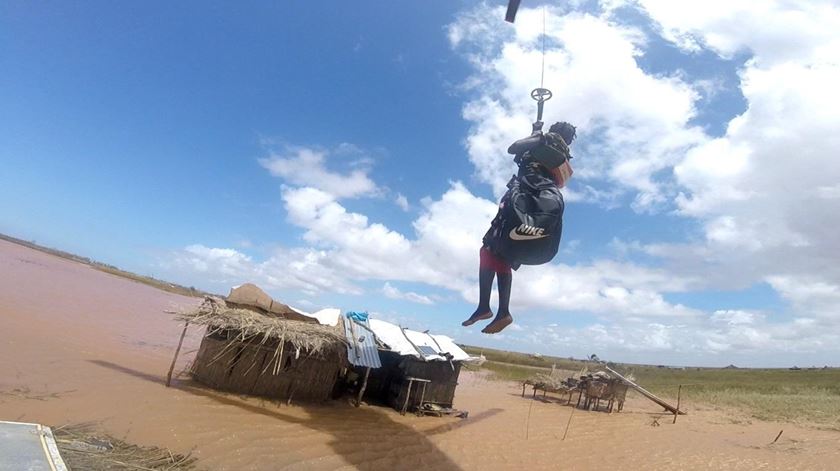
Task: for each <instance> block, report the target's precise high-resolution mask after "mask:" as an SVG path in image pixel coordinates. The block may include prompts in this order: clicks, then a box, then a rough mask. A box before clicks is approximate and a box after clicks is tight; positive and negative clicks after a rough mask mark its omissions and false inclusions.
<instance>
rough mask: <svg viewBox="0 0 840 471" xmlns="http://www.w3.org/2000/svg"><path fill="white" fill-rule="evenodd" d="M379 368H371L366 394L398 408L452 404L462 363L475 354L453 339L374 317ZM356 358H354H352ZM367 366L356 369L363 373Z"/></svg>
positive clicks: (373, 327)
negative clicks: (470, 353)
mask: <svg viewBox="0 0 840 471" xmlns="http://www.w3.org/2000/svg"><path fill="white" fill-rule="evenodd" d="M370 328H371V330H372V332H373V333H375V335H376V340H377V343H378V345H379V349H378V350H379V359H380V362H381V364H382V366H381V367H379V368H373V369H371V370H370V372H369V374H368V375H367V376H368V379H367V383H366V388H365V392H364V396H365V397H366V398H368V400H373V401H376V402H380V403H384V404H387V405H389V406H391V407H393V408H395V409H397V410H400V411H402V412H405V411H406V410H419V409H422V408H424V407H436V408H445V409H449V408H452V407H453V405H454V400H455V390H456V388H457V386H458V376H459V375H460V373H461V364H462V362H464V361H469V360H471V359H472V358H471V357H470V356H469V355H468V354H467V353H466V352H464V351H463V350H461V349H460V348H459V347H458V346H457V345H455V343H454V342H452V340H451V339H449V338H448V337H445V336H440V335H431V334H428V333H427V332H416V331H412V330H408V329H402V328H401V327H399V326H397V325H394V324H390V323H388V322H384V321H380V320H376V319H371V321H370ZM351 362H352V359H351ZM363 370H364V368H361V367H357V368H356V371H357V372H358V373H359V374H360V375H363V374H365V373H366V372H365V373H363V372H362V371H363Z"/></svg>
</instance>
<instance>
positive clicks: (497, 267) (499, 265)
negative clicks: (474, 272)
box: [478, 247, 511, 273]
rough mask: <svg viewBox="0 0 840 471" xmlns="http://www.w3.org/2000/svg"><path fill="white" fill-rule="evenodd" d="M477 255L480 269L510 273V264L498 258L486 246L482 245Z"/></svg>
mask: <svg viewBox="0 0 840 471" xmlns="http://www.w3.org/2000/svg"><path fill="white" fill-rule="evenodd" d="M478 256H479V265H478V266H479V268H480V269H482V270H484V269H488V270H493V271H494V272H496V273H510V270H511V269H510V264H509V263H507V262H506V261H504V260H502V259H501V258H499V257H498V256H497V255H496V254H494V253H493V252H491V251H490V249H488V248H487V247H482V248H481V250H480V251H479V252H478Z"/></svg>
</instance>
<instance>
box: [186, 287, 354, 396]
mask: <svg viewBox="0 0 840 471" xmlns="http://www.w3.org/2000/svg"><path fill="white" fill-rule="evenodd" d="M243 306H244V305H243V304H242V303H236V304H233V305H232V304H230V303H226V302H225V301H223V300H221V299H218V298H211V297H207V298H205V300H204V302H203V303H202V304H201V305H200V306H199V307H198V308H196V309H195V310H192V311H188V312H182V313H179V315H178V317H179V318H180V319H181V320H183V321H186V322H188V323H189V324H191V325H195V324H198V325H204V326H206V328H207V331H206V335H205V336H204V339H203V340H202V342H201V346H200V348H199V351H198V354H197V356H196V358H195V360H194V361H193V364H192V367H191V370H190V372H191V374H192V377H193V378H194V379H195V380H196V381H198V382H199V383H202V384H204V385H206V386H209V387H211V388H214V389H219V390H222V391H229V392H236V393H242V394H250V395H256V396H264V397H268V398H273V399H281V400H286V401H289V402H290V401H291V400H292V398H294V399H295V400H301V401H309V402H313V401H324V400H327V399H329V398H331V396H332V393H333V390H334V388H335V385H336V382H337V380H338V377H339V375H340V374H341V372H342V370H344V369H345V368H346V367H347V365H348V364H347V350H346V347H345V346H346V340H345V337H344V334H343V333H342V331H341V330H340V328H339V327H338V326H330V325H322V324H320V323H318V321H317V320H314V321H313V322H309V321H304V320H292V319H289V318H284V317H281V316H278V315H277V314H276V313H272V311H273V310H274V309H271V308H272V307H274V306H273V303H269V306H268V307H269V308H268V309H265V312H257V311H256V310H253V309H250V308H245V307H243ZM283 308H286V307H285V305H283ZM272 314H275V315H272ZM298 314H299V313H298Z"/></svg>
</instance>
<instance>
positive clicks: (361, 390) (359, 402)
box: [356, 366, 370, 407]
mask: <svg viewBox="0 0 840 471" xmlns="http://www.w3.org/2000/svg"><path fill="white" fill-rule="evenodd" d="M368 376H370V367H369V366H368V367H367V369H366V370H365V379H364V380H363V381H362V387H361V388H359V397H357V398H356V407H359V406H360V405H362V396H364V395H365V389H367V382H368Z"/></svg>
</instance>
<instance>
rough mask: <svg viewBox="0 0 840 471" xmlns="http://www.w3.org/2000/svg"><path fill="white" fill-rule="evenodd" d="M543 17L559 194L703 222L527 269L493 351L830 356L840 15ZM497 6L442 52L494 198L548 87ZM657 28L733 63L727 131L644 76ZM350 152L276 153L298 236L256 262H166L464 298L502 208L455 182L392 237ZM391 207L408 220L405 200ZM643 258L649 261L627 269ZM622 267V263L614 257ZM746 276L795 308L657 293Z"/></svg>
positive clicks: (802, 9)
mask: <svg viewBox="0 0 840 471" xmlns="http://www.w3.org/2000/svg"><path fill="white" fill-rule="evenodd" d="M627 8H636V9H637V10H639V11H642V12H643V13H645V14H646V15H647V16H648V17H649V21H650V22H651V24H650V25H647V26H653V28H642V27H640V26H638V25H636V26H634V25H633V23H634V21H635V22H638V21H639V19H638V15H634V16H632V18H633V19H632V20H625V19H624V18H622V17H621V15H622V12H623V11H626V9H627ZM546 11H547V13H548V21H547V28H548V31H547V41H546V46H547V50H546V75H545V80H546V86H547V87H548V88H550V89H552V90H553V91H554V93H555V96H554V98H553V99H552V100H551V101H549V102H548V104H547V105H546V106H547V108H546V118H547V119H546V121H553V120H569V121H572V122H574V123H575V124H577V125H578V130H579V136H580V138H579V141H578V142H577V143H576V144H575V146H574V147H573V153H574V154H575V155H576V157H577V158H576V159H575V160H574V161H573V163H574V164H575V171H576V174H575V178H574V179H573V180H572V185H571V186H570V187H569V188H567V189H565V190H564V192H565V195H566V196H567V201H569V202H593V203H597V204H600V205H602V206H605V207H615V206H628V205H629V206H631V207H632V208H634V209H635V210H636V211H650V212H656V211H671V212H673V213H674V214H677V215H679V216H681V217H683V218H686V219H688V220H690V221H692V222H694V223H696V227H697V228H699V232H700V235H699V236H696V235H695V234H686V237H685V240H684V241H683V242H677V243H675V242H667V243H666V242H645V243H642V242H639V241H630V242H625V241H621V240H619V239H618V238H616V239H614V240H613V242H612V243H610V244H609V246H608V247H607V248H610V249H612V252H611V253H607V252H605V253H604V254H603V255H601V256H596V257H593V258H592V259H591V260H588V261H585V262H580V263H576V264H569V263H562V262H561V263H553V264H550V265H544V266H540V267H523V268H522V269H520V270H519V271H518V272H517V273H516V275H515V279H514V293H515V294H514V299H513V306H512V307H513V310H514V314H515V315H516V316H517V325H518V326H519V327H521V330H520V329H514V328H511V329H510V331H509V332H506V334H507V337H506V338H505V340H504V341H505V342H520V343H519V344H518V345H522V344H523V343H527V344H528V345H533V346H539V347H540V348H545V349H554V352H555V353H556V352H557V351H569V350H570V349H572V350H578V351H582V352H583V353H586V354H589V353H592V351H596V352H598V353H599V355H601V356H602V357H605V358H609V357H610V355H611V354H615V355H621V358H626V359H628V360H631V359H633V358H637V359H640V360H641V359H647V360H648V361H649V359H650V358H654V357H658V356H659V355H664V354H667V355H668V358H673V359H682V360H681V361H683V362H685V363H692V362H693V361H692V360H691V359H692V358H693V359H695V360H694V361H696V359H697V358H706V359H709V358H711V359H715V358H724V357H725V358H727V360H726V361H725V363H730V362H731V361H730V359H731V358H733V357H737V356H738V355H754V354H755V353H756V352H761V353H762V356H761V357H762V358H769V357H770V356H772V355H777V356H776V358H778V359H782V358H784V359H787V358H794V357H795V355H805V356H804V357H807V355H808V354H809V353H810V354H814V352H825V351H833V352H837V350H838V347H837V345H840V334H839V333H838V332H840V330H838V327H840V310H838V309H837V307H838V306H840V259H838V258H837V256H836V254H838V253H840V242H838V241H840V225H837V224H836V223H834V221H835V220H836V215H837V214H840V185H838V184H837V182H838V181H840V166H838V165H837V164H836V159H835V158H834V156H833V152H834V150H835V149H837V148H838V145H840V135H838V133H837V132H836V130H837V129H840V101H838V100H840V98H839V97H840V95H838V94H836V93H834V88H835V87H836V85H835V84H836V83H840V52H838V51H840V44H838V42H837V41H838V37H839V36H840V35H838V34H837V33H836V31H840V13H838V11H840V9H839V8H838V7H836V6H835V5H833V4H832V3H831V2H809V3H808V4H807V5H806V4H801V5H800V4H796V3H791V2H775V1H769V2H762V3H759V4H755V3H753V2H749V3H748V2H745V1H740V0H736V1H734V2H733V1H727V2H725V3H719V4H718V3H714V2H713V4H712V6H709V5H708V4H704V5H703V6H702V7H699V6H696V5H694V4H692V3H690V2H688V3H683V2H680V3H679V4H677V2H666V1H656V0H626V1H625V0H613V1H609V2H601V8H600V9H599V11H598V12H595V13H593V12H580V11H574V10H571V9H561V8H554V7H547V9H546ZM502 16H503V12H502V11H501V9H500V8H491V7H488V6H486V5H479V6H477V7H475V8H471V9H469V10H468V11H466V12H463V13H462V14H461V15H459V16H458V17H457V19H456V20H455V21H454V22H453V24H452V25H450V26H449V27H448V29H447V33H448V36H449V40H450V43H451V45H452V47H453V50H454V51H456V52H457V53H458V54H461V55H462V57H464V58H465V60H467V61H468V62H469V64H470V66H471V68H472V69H471V70H472V73H471V74H470V76H469V77H468V79H467V80H466V83H465V85H464V92H465V93H466V94H467V96H468V99H467V101H466V103H465V104H464V107H463V116H464V118H465V119H466V120H467V121H469V122H470V124H471V128H470V131H469V134H468V135H467V136H466V139H465V145H466V149H467V152H468V155H469V159H470V161H471V162H472V163H473V165H474V168H475V176H476V177H477V180H478V182H480V183H486V184H488V185H489V186H490V187H492V188H493V191H494V192H495V195H496V196H499V195H501V193H503V192H504V190H505V183H506V182H507V180H508V178H509V177H510V175H511V173H513V171H515V166H514V165H513V163H512V162H511V160H510V156H508V155H507V154H505V150H506V148H507V146H508V145H509V144H510V143H511V142H513V141H514V140H516V139H518V138H520V137H522V136H523V135H525V134H527V133H528V131H529V130H530V122H531V121H532V120H533V117H534V102H533V101H532V100H530V98H529V97H528V95H527V92H528V91H530V90H531V89H532V88H534V87H535V86H537V85H538V78H539V70H540V63H541V45H542V41H541V37H540V34H541V31H542V9H528V8H523V9H521V11H520V13H519V16H518V18H517V22H516V24H515V25H507V24H505V25H501V26H500V25H499V18H501V17H502ZM782 25H783V26H782ZM646 31H647V32H646ZM650 31H654V32H656V31H658V32H659V33H661V34H662V37H664V38H665V39H666V40H669V41H672V42H673V43H674V44H675V45H677V46H678V47H679V48H681V49H682V50H683V51H684V52H686V53H687V54H694V53H696V52H700V51H702V52H709V51H711V52H713V53H715V54H717V55H718V56H719V57H720V60H721V64H722V66H727V67H737V68H738V74H739V77H740V81H741V82H740V88H741V92H742V93H743V96H744V98H745V100H746V102H747V104H748V107H747V109H746V111H744V112H743V113H742V114H741V115H739V116H737V117H735V118H734V119H732V120H731V121H730V122H729V123H727V124H728V125H727V126H726V132H725V133H724V134H723V135H722V136H720V137H716V138H711V137H710V136H707V135H706V134H704V132H703V131H702V130H701V129H699V128H697V127H696V126H694V125H693V124H692V122H693V121H692V120H693V119H694V118H695V117H696V116H697V113H698V107H699V106H703V105H704V103H703V101H702V96H703V95H708V94H709V93H710V92H709V90H710V83H709V82H708V81H707V80H698V81H694V80H692V78H691V77H690V76H689V75H687V74H686V73H684V72H682V71H679V70H674V71H673V73H664V74H663V73H659V74H651V73H649V72H646V71H645V70H644V69H643V68H642V67H641V66H640V65H639V58H640V57H642V56H643V55H644V54H645V53H646V52H647V50H648V48H649V44H650V42H651V41H653V40H656V41H661V38H657V37H651V36H650V35H651V34H655V33H651V32H650ZM736 57H746V58H747V59H745V60H743V61H742V62H736V61H735V58H736ZM479 85H480V86H479ZM711 86H712V88H713V87H714V84H712V85H711ZM344 150H347V149H344ZM341 152H342V150H341V149H335V150H332V151H327V150H321V149H317V148H300V147H298V148H286V149H285V150H284V151H283V152H279V153H272V155H270V156H269V157H267V158H265V159H262V160H261V161H260V163H261V164H262V165H263V166H264V167H265V168H266V169H268V170H269V171H270V172H271V173H272V174H273V175H275V176H278V177H280V178H283V179H284V181H285V182H286V184H287V185H286V186H284V189H283V192H282V204H283V206H284V208H285V210H286V215H287V219H288V221H289V222H290V223H291V224H293V225H294V226H296V227H298V228H299V229H300V231H301V232H302V236H303V241H304V242H305V246H303V247H299V248H281V249H277V250H275V251H274V252H272V253H271V254H269V256H268V257H267V258H266V259H265V260H262V261H258V260H255V259H254V258H253V257H251V256H249V255H246V254H245V253H243V252H240V251H237V250H234V249H228V248H211V247H205V246H203V245H193V246H189V247H187V248H185V249H183V250H181V251H179V252H178V254H176V255H175V256H173V257H172V260H171V261H170V262H171V264H173V266H178V267H181V268H182V269H184V270H191V271H193V272H200V273H205V274H207V275H208V276H211V277H212V278H213V279H216V280H226V281H230V282H232V283H233V282H241V281H244V280H256V281H257V282H259V283H262V284H265V285H266V286H267V287H269V288H272V287H276V288H288V289H294V290H300V291H302V292H304V293H307V294H312V295H317V294H319V293H324V292H338V293H345V294H350V295H356V294H361V293H362V292H364V290H363V289H362V288H361V286H363V285H364V284H365V282H368V281H371V280H373V281H377V282H379V283H383V284H381V286H382V288H381V289H380V290H379V291H380V292H381V293H382V294H383V295H385V296H387V297H389V298H393V299H400V300H406V301H410V302H418V303H421V304H428V303H430V302H432V301H433V299H432V298H431V297H430V296H428V295H426V294H422V290H417V291H420V292H404V291H402V290H400V289H398V288H397V283H398V282H407V283H418V284H424V285H428V286H431V287H435V288H441V289H444V290H448V291H450V292H454V293H457V294H458V295H460V297H461V299H463V300H464V301H466V302H468V303H472V302H475V300H476V299H477V296H478V293H477V284H476V282H477V280H476V275H477V258H478V253H477V252H478V248H479V247H478V246H479V241H480V239H481V236H482V235H483V233H484V231H485V230H486V228H487V224H488V222H489V221H490V219H492V217H493V215H494V213H495V211H496V202H495V201H491V200H488V199H485V198H482V197H479V196H476V195H475V194H474V193H473V192H471V191H470V190H469V189H468V188H467V187H466V186H465V185H464V184H462V183H461V182H458V181H455V182H452V183H451V184H450V187H449V188H448V189H447V190H446V191H445V192H444V193H443V194H442V195H439V196H434V197H428V198H425V199H423V200H421V201H420V202H419V203H418V205H417V207H418V211H419V214H418V215H417V217H416V218H415V219H414V220H413V221H412V225H411V229H412V231H408V232H399V231H397V230H394V229H393V228H391V227H388V225H386V224H384V223H383V222H380V221H376V220H375V218H374V217H372V216H370V215H366V214H361V213H358V212H354V211H351V210H349V209H348V207H347V206H346V205H345V203H344V202H343V201H342V200H344V199H347V198H357V197H362V196H371V195H375V194H377V190H376V188H377V186H376V185H375V184H374V182H373V181H372V180H371V178H370V176H369V168H370V165H372V163H371V161H370V160H369V159H355V160H354V162H355V163H356V165H355V166H354V165H349V164H348V165H344V166H343V167H341V168H342V170H341V171H338V170H335V169H336V168H337V164H336V162H337V161H336V160H335V159H334V157H335V155H337V154H341ZM355 152H356V153H357V154H359V152H358V149H355ZM357 157H358V155H357ZM394 202H395V203H396V204H397V205H398V206H399V207H401V208H403V209H407V208H408V201H407V199H406V198H405V197H404V196H403V195H401V194H398V195H397V196H396V197H395V199H394ZM579 223H581V224H583V223H585V222H579ZM640 254H641V255H644V257H645V258H644V259H645V261H646V262H647V263H641V262H638V261H637V262H634V261H633V260H634V259H635V258H634V257H635V256H637V255H640ZM615 255H618V258H619V259H620V260H623V261H615V260H610V259H609V257H610V256H615ZM651 260H652V262H651ZM756 283H766V284H767V285H768V286H770V287H771V288H772V289H773V290H774V291H775V292H776V293H777V294H778V295H779V297H780V298H781V299H782V300H784V301H785V302H786V303H787V304H786V306H780V307H779V309H780V310H784V311H786V312H784V316H778V315H777V313H776V312H770V311H766V312H765V311H760V310H750V309H741V308H739V307H738V306H722V307H721V308H719V309H717V308H712V309H709V310H704V309H697V308H694V307H691V306H690V305H684V304H681V303H678V302H674V301H671V300H670V297H669V295H670V294H672V293H692V292H697V291H702V290H706V289H742V288H747V287H750V286H753V285H755V284H756ZM531 312H536V313H538V314H539V315H543V316H544V315H547V314H546V313H550V314H568V313H571V314H574V315H577V316H581V315H583V316H585V318H586V319H589V320H590V322H591V323H590V325H584V326H575V327H572V328H569V327H567V326H561V325H546V324H545V323H543V324H542V325H533V324H531V322H530V320H529V316H528V314H530V313H531ZM522 314H524V315H522ZM601 352H604V353H605V354H602V353H601ZM546 353H548V351H546ZM634 355H636V356H635V357H634ZM791 355H792V356H791ZM804 357H803V358H804ZM812 357H813V356H812ZM704 361H705V360H704ZM785 361H786V360H785Z"/></svg>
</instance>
